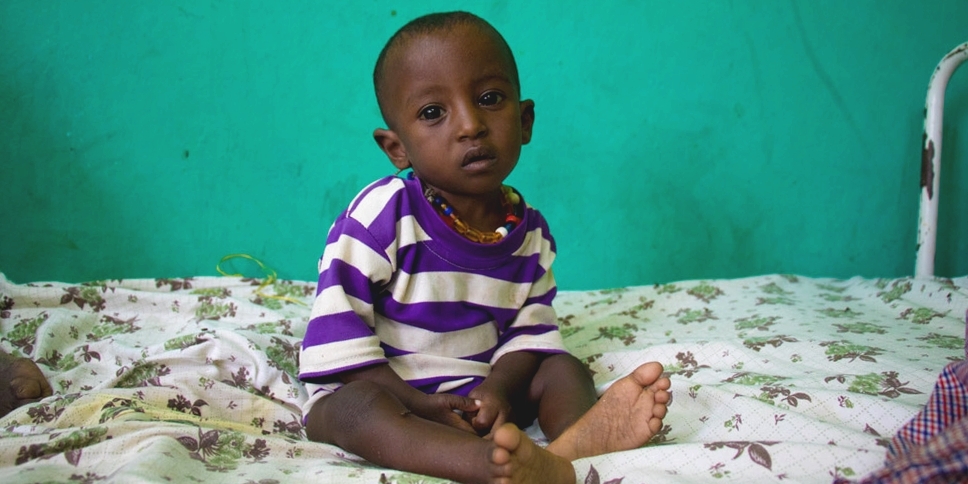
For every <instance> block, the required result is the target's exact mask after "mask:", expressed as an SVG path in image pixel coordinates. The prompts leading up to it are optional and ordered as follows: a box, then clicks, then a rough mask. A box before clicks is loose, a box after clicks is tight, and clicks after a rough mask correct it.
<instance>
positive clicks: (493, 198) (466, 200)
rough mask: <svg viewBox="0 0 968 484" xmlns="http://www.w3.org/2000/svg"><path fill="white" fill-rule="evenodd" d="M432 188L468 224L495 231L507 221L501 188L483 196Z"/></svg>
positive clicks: (482, 229) (483, 229)
mask: <svg viewBox="0 0 968 484" xmlns="http://www.w3.org/2000/svg"><path fill="white" fill-rule="evenodd" d="M425 186H426V187H429V188H432V189H433V190H434V191H436V192H437V193H438V194H440V196H442V197H443V198H444V199H446V200H447V204H448V205H450V206H451V207H453V208H454V211H455V212H456V213H457V215H458V217H460V219H461V220H463V221H464V223H466V224H467V225H470V226H471V227H473V228H475V229H477V230H481V231H488V232H490V231H494V230H496V229H497V228H498V227H501V226H502V225H504V223H505V217H506V216H507V213H506V212H507V210H506V209H505V207H504V193H503V192H502V191H501V189H500V188H498V189H497V190H495V191H494V193H490V194H487V195H482V196H460V195H455V194H452V193H448V192H445V191H443V190H440V189H438V188H437V187H432V186H429V185H425Z"/></svg>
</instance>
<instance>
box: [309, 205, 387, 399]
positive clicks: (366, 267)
mask: <svg viewBox="0 0 968 484" xmlns="http://www.w3.org/2000/svg"><path fill="white" fill-rule="evenodd" d="M383 245H384V244H382V243H380V242H378V241H377V240H376V239H375V238H374V237H373V236H372V234H370V232H369V231H368V230H367V229H366V227H364V225H363V224H362V223H361V222H360V221H359V220H358V219H357V218H354V217H351V216H348V215H346V216H343V217H340V218H339V219H338V220H337V221H336V223H334V224H333V227H332V228H331V229H330V233H329V237H328V240H327V244H326V249H325V251H324V252H323V256H322V258H321V259H320V261H319V283H318V285H317V289H316V299H315V301H314V302H313V308H312V313H311V316H310V320H309V325H308V327H307V329H306V336H305V338H304V339H303V345H302V349H301V351H300V355H299V378H300V380H303V381H307V382H313V383H321V382H325V381H329V380H330V379H331V377H332V376H333V375H335V374H337V373H341V372H343V371H347V370H352V369H357V368H363V367H366V366H370V365H375V364H379V363H384V362H386V361H387V358H386V355H385V354H384V351H383V349H382V348H381V347H380V340H379V338H378V337H377V336H376V334H375V333H374V329H373V328H374V324H375V319H374V318H375V315H374V300H373V294H374V292H375V290H374V288H379V287H382V286H384V285H385V284H386V283H387V282H388V281H389V280H390V277H391V275H392V262H391V260H390V258H389V256H388V255H387V253H386V251H385V248H384V247H383Z"/></svg>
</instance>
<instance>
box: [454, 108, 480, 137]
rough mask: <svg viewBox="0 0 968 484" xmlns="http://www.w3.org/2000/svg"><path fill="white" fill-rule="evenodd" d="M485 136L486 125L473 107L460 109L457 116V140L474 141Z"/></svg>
mask: <svg viewBox="0 0 968 484" xmlns="http://www.w3.org/2000/svg"><path fill="white" fill-rule="evenodd" d="M485 134H487V124H485V123H484V119H483V116H481V113H480V112H479V110H478V109H475V107H474V106H470V107H466V108H464V109H461V110H460V112H459V113H458V116H457V137H458V139H462V140H463V139H476V138H480V137H481V136H484V135H485Z"/></svg>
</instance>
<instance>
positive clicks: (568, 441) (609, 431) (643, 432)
mask: <svg viewBox="0 0 968 484" xmlns="http://www.w3.org/2000/svg"><path fill="white" fill-rule="evenodd" d="M670 385H671V383H670V382H669V379H668V378H664V377H662V365H661V364H659V363H656V362H652V363H646V364H644V365H642V366H640V367H638V368H636V369H635V370H634V371H633V372H632V373H630V374H629V375H628V376H626V377H624V378H621V379H619V380H618V381H616V382H615V383H614V384H612V386H611V387H609V389H608V390H605V393H604V394H603V395H602V397H601V398H600V399H599V400H598V402H596V403H595V405H594V406H593V407H592V408H591V409H590V410H588V413H586V414H585V415H583V416H582V417H581V418H580V419H578V421H577V422H575V423H574V425H572V426H571V427H569V428H568V429H567V430H565V432H564V433H563V434H561V436H560V437H558V438H557V439H555V440H554V441H553V442H551V443H550V444H549V445H548V451H550V452H553V453H555V454H557V455H559V456H561V457H564V458H566V459H568V460H575V459H580V458H582V457H591V456H594V455H600V454H605V453H608V452H618V451H622V450H629V449H634V448H637V447H641V446H643V445H645V443H646V442H648V441H649V439H651V438H652V436H653V435H655V434H656V433H657V432H658V431H659V430H660V429H661V428H662V418H663V417H665V414H666V405H667V404H668V403H669V399H670V394H669V391H668V390H669V386H670Z"/></svg>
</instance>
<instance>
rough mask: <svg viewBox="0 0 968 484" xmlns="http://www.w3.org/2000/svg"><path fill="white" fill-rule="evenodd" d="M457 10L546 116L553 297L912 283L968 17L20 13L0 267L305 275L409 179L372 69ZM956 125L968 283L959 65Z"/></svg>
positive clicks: (967, 178) (957, 244)
mask: <svg viewBox="0 0 968 484" xmlns="http://www.w3.org/2000/svg"><path fill="white" fill-rule="evenodd" d="M347 4H348V5H350V6H346V5H347ZM454 8H464V9H467V10H470V11H473V12H475V13H477V14H479V15H481V16H483V17H485V18H487V19H489V20H490V21H491V22H492V23H493V24H494V25H495V26H496V27H497V28H498V29H499V30H501V31H502V32H503V33H504V34H505V36H506V38H507V39H508V41H509V43H510V44H511V46H512V48H513V50H514V53H515V55H516V56H517V59H518V63H519V68H520V70H521V77H522V84H523V91H524V94H525V95H526V96H527V97H530V98H532V99H534V100H535V102H536V113H537V119H536V125H535V133H534V139H533V141H532V143H531V144H530V145H529V146H528V147H526V148H525V150H524V152H523V155H522V159H521V162H520V164H519V168H518V169H517V171H516V172H515V173H514V174H513V175H512V178H511V180H510V183H511V184H513V185H515V186H517V187H518V188H519V189H521V191H522V192H524V193H525V196H526V197H527V198H528V200H529V201H530V202H531V203H532V204H533V205H535V206H537V207H538V208H540V209H541V210H542V211H543V212H544V213H545V215H546V216H547V218H548V219H549V221H550V223H551V225H552V228H553V229H554V233H555V236H556V238H557V241H558V248H559V259H558V262H557V263H556V273H557V276H558V280H559V283H560V285H561V287H563V288H565V289H583V288H603V287H610V286H620V285H628V284H650V283H653V282H665V281H673V280H680V279H692V278H722V277H740V276H748V275H754V274H761V273H775V272H783V273H797V274H803V275H811V276H833V277H849V276H852V275H864V276H899V275H905V274H910V273H912V271H913V266H914V251H915V241H916V221H917V200H918V181H919V173H920V171H919V160H920V141H921V130H922V110H923V107H924V98H925V89H926V86H927V82H928V78H929V76H930V74H931V71H932V69H933V68H934V66H935V65H936V64H937V62H938V61H939V60H940V59H941V57H942V56H943V55H944V54H945V53H947V52H948V51H949V50H950V49H951V48H953V47H955V46H956V45H957V44H959V43H961V42H964V41H968V23H966V21H968V2H966V1H964V0H947V1H942V0H937V1H926V2H910V1H904V0H885V1H874V0H868V1H860V0H854V1H842V0H826V1H819V0H804V1H792V2H791V1H780V0H775V1H774V0H760V1H753V0H750V1H742V0H734V1H712V0H710V1H700V0H695V1H686V2H669V1H641V2H631V1H602V2H584V1H554V2H551V1H549V2H508V1H491V2H453V1H423V2H410V1H407V2H401V1H398V2H390V1H383V0H376V1H366V2H315V1H304V2H286V1H280V2H262V1H237V2H229V1H211V2H196V1H189V0H184V1H176V0H171V1H145V2H133V1H129V0H109V1H81V0H76V1H68V0H60V1H58V0H45V1H37V0H4V1H2V2H0V163H2V166H3V168H2V171H0V180H2V185H0V186H2V188H0V271H2V272H4V273H5V274H6V275H7V276H8V277H9V278H11V279H13V280H15V281H20V282H26V281H38V280H65V281H80V280H88V279H100V278H134V277H162V276H164V277H176V276H189V275H210V274H215V264H216V263H217V262H218V260H219V259H220V258H221V257H222V256H224V255H226V254H229V253H235V252H245V253H248V254H251V255H253V256H255V257H258V258H260V259H261V260H263V261H265V262H266V263H267V264H269V265H270V266H272V267H274V268H276V269H277V270H278V271H279V274H280V276H282V277H288V278H298V279H314V278H315V265H316V259H317V257H318V256H319V255H320V253H321V251H322V247H323V242H324V238H325V234H326V230H327V229H328V227H329V224H330V222H331V221H332V219H333V217H334V216H335V215H336V214H337V213H338V212H339V211H340V210H341V209H342V208H343V207H344V206H345V204H346V203H347V202H348V201H349V199H350V198H351V197H352V196H353V195H354V194H355V193H356V192H357V190H358V189H359V188H361V187H362V186H363V185H365V184H366V183H368V182H369V181H371V180H372V179H374V178H376V177H379V176H382V175H385V174H389V173H391V172H392V166H391V165H390V163H389V162H388V161H387V160H386V158H385V157H384V156H383V155H382V154H381V152H380V151H379V150H378V149H377V147H376V145H375V144H374V143H373V141H372V139H371V133H372V130H373V128H375V127H378V126H380V125H381V120H380V118H379V114H378V111H377V108H376V106H375V102H374V98H373V95H372V88H371V84H370V72H371V69H372V63H373V61H374V59H375V57H376V55H377V53H378V51H379V49H380V47H381V46H382V45H383V42H384V41H385V40H386V38H387V37H389V35H390V34H392V32H393V31H394V30H396V29H397V28H398V27H400V26H401V25H402V24H403V23H405V22H406V21H407V20H409V19H411V18H413V17H415V16H417V15H420V14H423V13H426V12H429V11H435V10H444V9H454ZM931 10H933V11H931ZM946 113H947V114H948V116H947V118H946V121H947V123H948V128H946V130H945V134H946V138H945V140H944V146H943V150H944V151H943V154H944V163H945V165H944V169H943V172H942V176H943V180H944V183H943V185H942V189H941V211H942V222H943V226H942V229H941V239H940V241H939V258H938V272H939V273H941V274H945V275H956V274H958V275H963V274H966V273H968V221H966V220H965V217H964V216H963V215H961V216H958V213H959V212H960V213H965V211H966V210H968V67H965V68H963V69H962V71H959V72H958V73H956V74H955V76H954V77H953V79H952V82H951V86H950V87H949V90H948V104H947V107H946ZM959 192H960V193H959ZM253 273H254V271H253Z"/></svg>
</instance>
